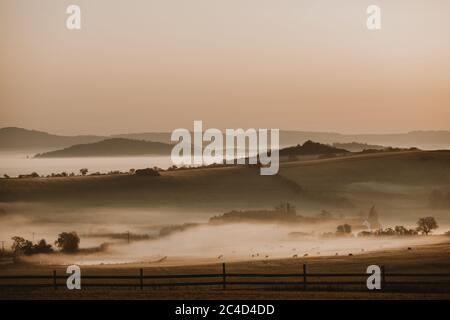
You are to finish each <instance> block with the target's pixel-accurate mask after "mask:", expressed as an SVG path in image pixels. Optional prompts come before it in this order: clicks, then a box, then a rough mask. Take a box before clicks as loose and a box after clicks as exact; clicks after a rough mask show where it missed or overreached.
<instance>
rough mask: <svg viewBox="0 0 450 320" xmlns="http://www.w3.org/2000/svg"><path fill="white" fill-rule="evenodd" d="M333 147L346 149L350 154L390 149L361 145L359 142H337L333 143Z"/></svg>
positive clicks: (375, 145) (374, 145) (373, 145)
mask: <svg viewBox="0 0 450 320" xmlns="http://www.w3.org/2000/svg"><path fill="white" fill-rule="evenodd" d="M333 147H335V148H339V149H345V150H347V151H350V152H361V151H364V150H385V149H387V148H388V147H385V146H380V145H377V144H367V143H359V142H347V143H344V142H335V143H333Z"/></svg>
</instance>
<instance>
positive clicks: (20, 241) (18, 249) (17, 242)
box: [11, 237, 33, 256]
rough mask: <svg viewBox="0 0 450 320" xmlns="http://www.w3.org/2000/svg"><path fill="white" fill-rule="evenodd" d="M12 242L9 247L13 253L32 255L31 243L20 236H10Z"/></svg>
mask: <svg viewBox="0 0 450 320" xmlns="http://www.w3.org/2000/svg"><path fill="white" fill-rule="evenodd" d="M11 239H12V240H13V241H14V242H13V245H12V247H11V249H12V250H13V252H14V254H15V255H22V254H23V255H26V256H29V255H32V254H33V243H32V242H31V241H29V240H26V239H24V238H22V237H12V238H11Z"/></svg>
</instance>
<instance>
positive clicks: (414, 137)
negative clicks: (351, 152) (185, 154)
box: [0, 127, 450, 151]
mask: <svg viewBox="0 0 450 320" xmlns="http://www.w3.org/2000/svg"><path fill="white" fill-rule="evenodd" d="M170 136H171V133H170V132H143V133H131V134H117V135H111V136H99V135H77V136H61V135H54V134H49V133H46V132H42V131H36V130H28V129H22V128H17V127H7V128H0V151H8V150H27V151H28V150H32V151H33V150H42V151H47V150H49V149H52V148H66V147H69V146H72V145H76V144H85V143H95V142H99V141H102V140H105V139H109V138H125V139H134V140H145V141H153V142H161V143H166V144H171V143H172V142H171V141H170ZM308 140H312V141H316V142H319V143H326V144H333V143H352V142H356V143H362V144H364V143H365V144H370V145H380V146H391V147H404V148H409V147H417V148H420V149H424V150H435V149H450V131H412V132H408V133H394V134H339V133H333V132H308V131H285V130H281V131H280V147H281V148H284V147H289V146H293V145H297V144H299V143H304V142H305V141H308Z"/></svg>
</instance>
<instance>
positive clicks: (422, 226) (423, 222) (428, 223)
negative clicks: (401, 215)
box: [417, 217, 439, 235]
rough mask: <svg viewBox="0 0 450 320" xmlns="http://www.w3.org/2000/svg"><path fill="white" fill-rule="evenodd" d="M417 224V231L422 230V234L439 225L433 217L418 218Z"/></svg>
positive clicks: (426, 233)
mask: <svg viewBox="0 0 450 320" xmlns="http://www.w3.org/2000/svg"><path fill="white" fill-rule="evenodd" d="M417 225H418V227H417V231H418V232H422V234H425V235H428V234H429V233H430V232H432V230H434V229H437V228H438V227H439V226H438V225H437V222H436V219H434V217H425V218H420V219H419V221H417Z"/></svg>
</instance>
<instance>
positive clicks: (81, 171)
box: [80, 168, 89, 176]
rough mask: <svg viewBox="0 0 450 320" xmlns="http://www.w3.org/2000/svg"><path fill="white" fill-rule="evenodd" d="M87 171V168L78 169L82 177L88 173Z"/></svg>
mask: <svg viewBox="0 0 450 320" xmlns="http://www.w3.org/2000/svg"><path fill="white" fill-rule="evenodd" d="M88 171H89V170H88V169H87V168H83V169H80V173H81V174H82V175H83V176H85V175H86V174H87V173H88Z"/></svg>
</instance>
